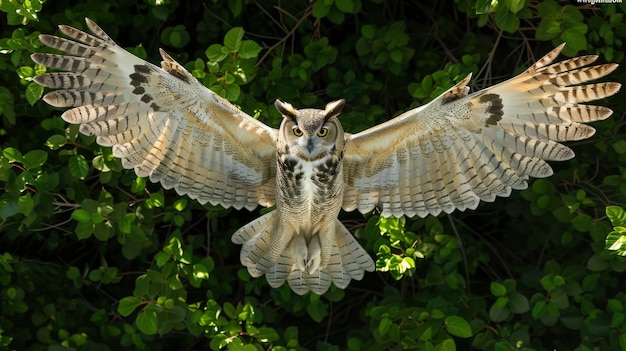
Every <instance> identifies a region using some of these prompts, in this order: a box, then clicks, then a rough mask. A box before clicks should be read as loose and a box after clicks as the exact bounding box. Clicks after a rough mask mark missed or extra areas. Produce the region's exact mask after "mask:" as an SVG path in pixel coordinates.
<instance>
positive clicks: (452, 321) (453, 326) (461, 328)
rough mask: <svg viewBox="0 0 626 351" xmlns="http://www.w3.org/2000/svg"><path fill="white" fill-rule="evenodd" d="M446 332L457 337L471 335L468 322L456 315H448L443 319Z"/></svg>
mask: <svg viewBox="0 0 626 351" xmlns="http://www.w3.org/2000/svg"><path fill="white" fill-rule="evenodd" d="M445 324H446V330H448V333H450V334H452V335H454V336H458V337H459V338H469V337H471V336H472V328H471V327H470V325H469V323H468V322H467V321H466V320H465V319H463V318H461V317H458V316H448V317H447V318H446V320H445Z"/></svg>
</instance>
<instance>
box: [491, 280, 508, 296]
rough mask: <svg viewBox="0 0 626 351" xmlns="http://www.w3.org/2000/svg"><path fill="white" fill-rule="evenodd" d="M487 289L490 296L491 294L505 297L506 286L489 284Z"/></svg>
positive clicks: (494, 283)
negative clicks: (489, 291)
mask: <svg viewBox="0 0 626 351" xmlns="http://www.w3.org/2000/svg"><path fill="white" fill-rule="evenodd" d="M489 288H490V289H491V294H493V296H496V297H500V296H505V295H506V286H504V285H502V284H500V283H498V282H491V285H490V286H489Z"/></svg>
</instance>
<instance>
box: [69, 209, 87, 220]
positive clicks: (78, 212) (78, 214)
mask: <svg viewBox="0 0 626 351" xmlns="http://www.w3.org/2000/svg"><path fill="white" fill-rule="evenodd" d="M72 219H73V220H75V221H77V222H81V223H88V222H91V215H90V214H89V212H87V211H85V210H83V209H82V208H77V209H75V210H74V212H72Z"/></svg>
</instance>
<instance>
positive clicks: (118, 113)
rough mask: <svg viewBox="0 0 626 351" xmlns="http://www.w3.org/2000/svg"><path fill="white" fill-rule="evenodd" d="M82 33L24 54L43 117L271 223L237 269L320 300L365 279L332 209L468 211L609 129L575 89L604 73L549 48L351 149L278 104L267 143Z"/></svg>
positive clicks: (214, 101) (186, 76)
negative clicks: (57, 114) (40, 68)
mask: <svg viewBox="0 0 626 351" xmlns="http://www.w3.org/2000/svg"><path fill="white" fill-rule="evenodd" d="M86 21H87V26H88V27H89V29H90V30H91V32H92V33H93V35H91V34H87V33H85V32H82V31H80V30H77V29H75V28H72V27H69V26H64V25H61V26H59V28H60V30H61V32H63V33H64V34H65V35H67V36H68V37H69V38H70V39H65V38H60V37H56V36H51V35H41V36H40V39H41V41H42V42H43V43H44V44H45V45H47V46H49V47H51V48H54V49H58V50H60V51H63V52H65V53H67V55H57V54H48V53H36V54H33V55H32V58H33V60H34V61H35V62H37V63H40V64H42V65H45V66H47V67H50V68H55V69H59V70H61V71H63V72H54V73H45V74H42V75H40V76H39V77H37V78H36V79H35V81H36V82H37V83H39V84H41V85H43V86H45V87H49V88H53V89H56V90H54V91H52V92H50V93H48V94H46V95H45V96H44V98H43V99H44V101H45V102H47V103H48V104H50V105H53V106H57V107H69V108H70V109H68V110H67V111H65V112H64V113H63V114H62V117H63V119H64V120H65V121H67V122H69V123H73V124H79V125H80V131H81V132H82V133H84V134H87V135H95V136H96V142H97V143H98V144H100V145H103V146H111V147H112V150H113V154H114V155H115V156H116V157H119V158H121V160H122V164H123V166H124V167H125V168H132V169H134V171H135V172H136V174H137V175H138V176H140V177H149V178H150V180H151V181H153V182H160V183H161V184H162V185H163V187H164V188H166V189H171V188H173V189H175V190H176V192H177V193H178V194H180V195H187V196H189V197H190V198H192V199H196V200H197V201H199V202H200V203H207V202H209V203H211V204H213V205H221V206H224V207H231V206H232V207H234V208H236V209H240V208H247V209H249V210H252V209H254V208H256V207H257V206H258V205H261V206H272V205H276V210H275V211H272V212H269V213H267V214H265V215H263V216H262V217H260V218H258V219H257V220H254V221H252V222H251V223H249V224H247V225H245V226H244V227H242V228H241V229H239V230H238V231H237V232H236V233H235V234H234V235H233V237H232V240H233V242H235V243H237V244H242V245H243V246H242V250H241V262H242V264H244V265H245V266H246V267H247V268H248V271H249V272H250V274H251V275H252V276H254V277H259V276H261V275H265V277H266V279H267V281H268V282H269V284H270V285H271V286H273V287H278V286H280V285H282V284H283V283H284V282H285V281H287V282H288V284H289V285H290V287H291V288H292V289H293V290H294V291H295V292H296V293H298V294H304V293H306V292H307V291H309V290H311V291H313V292H315V293H317V294H323V293H324V292H325V291H326V290H327V289H328V288H329V286H330V283H331V282H332V283H334V284H335V285H336V286H337V287H339V288H345V287H347V286H348V283H349V282H350V280H351V279H362V278H363V276H364V272H365V271H373V270H374V268H375V265H374V262H373V260H372V259H371V257H370V256H369V255H368V254H367V252H366V251H365V250H364V249H363V248H362V247H361V246H360V245H359V243H358V242H357V241H356V239H355V238H354V236H352V235H351V234H350V232H349V231H348V230H347V229H346V228H345V227H344V226H343V224H341V222H340V221H339V220H338V219H337V215H338V213H339V211H340V210H341V209H343V210H346V211H353V210H355V209H356V210H359V211H360V212H362V213H366V212H369V211H372V210H373V209H375V208H377V209H378V210H379V211H380V212H381V214H382V216H403V215H406V216H416V215H417V216H422V217H423V216H427V215H429V214H431V215H437V214H439V213H441V211H443V212H445V213H450V212H452V211H454V210H455V209H458V210H461V211H463V210H466V209H475V208H476V207H477V206H478V204H479V202H480V201H481V200H482V201H494V200H495V198H496V197H497V196H503V197H504V196H508V195H509V194H510V193H511V189H524V188H526V187H527V186H528V177H529V176H532V177H537V178H541V177H547V176H550V175H551V174H552V169H551V168H550V166H549V165H548V164H547V163H546V161H549V160H554V161H562V160H568V159H570V158H572V157H573V156H574V153H573V152H572V150H571V149H569V148H568V147H566V146H563V145H562V144H560V143H559V142H562V141H569V140H581V139H585V138H588V137H590V136H591V135H593V133H594V129H593V128H592V127H590V126H588V125H585V124H583V123H587V122H592V121H597V120H602V119H605V118H608V117H609V116H610V115H611V113H612V111H611V110H610V109H608V108H606V107H602V106H594V105H585V104H583V103H585V102H589V101H593V100H597V99H601V98H604V97H608V96H611V95H613V94H615V93H616V92H617V91H618V90H619V89H620V84H618V83H614V82H607V83H595V84H593V83H588V82H589V81H591V80H594V79H597V78H600V77H603V76H605V75H607V74H609V73H610V72H612V71H613V70H615V68H616V67H617V65H616V64H602V65H595V66H589V65H590V64H592V63H593V62H594V61H595V60H596V59H597V56H594V55H588V56H581V57H575V58H571V59H566V60H564V61H561V62H557V63H553V60H554V59H555V58H556V57H557V56H558V54H559V52H560V51H561V49H562V47H563V45H561V46H559V47H557V48H556V49H554V50H552V51H551V52H550V53H548V54H547V55H546V56H544V57H543V58H541V59H540V60H539V61H537V62H536V63H535V64H534V65H532V66H531V67H530V68H528V69H527V70H526V71H524V72H523V73H521V74H520V75H518V76H516V77H514V78H511V79H509V80H507V81H504V82H502V83H500V84H497V85H495V86H492V87H490V88H487V89H484V90H481V91H477V92H474V93H472V94H468V93H469V88H468V87H467V84H468V83H469V80H470V76H467V77H466V78H465V79H463V80H462V81H460V82H459V83H458V84H456V85H455V86H453V87H452V88H450V89H449V90H448V91H446V92H445V93H443V94H442V95H440V96H439V97H437V98H436V99H434V100H433V101H431V102H430V103H428V104H426V105H424V106H421V107H418V108H415V109H412V110H410V111H407V112H405V113H403V114H402V115H400V116H398V117H396V118H393V119H391V120H389V121H387V122H385V123H382V124H380V125H377V126H374V127H372V128H370V129H367V130H365V131H363V132H361V133H358V134H350V133H345V132H344V131H343V129H342V127H341V123H340V122H339V119H338V115H339V114H340V112H341V110H342V108H343V106H344V102H343V101H342V100H340V101H336V102H332V103H329V104H328V105H327V106H326V108H325V109H323V110H318V109H302V110H298V109H295V108H294V107H292V106H291V105H289V104H287V103H284V102H280V101H277V102H276V107H277V108H278V110H279V111H280V113H281V114H282V115H283V122H282V123H281V126H280V128H279V129H274V128H271V127H269V126H267V125H265V124H263V123H261V122H259V121H258V120H256V119H254V118H252V117H251V116H249V115H247V114H246V113H244V112H242V111H241V110H239V109H238V108H237V107H235V106H233V105H232V104H230V103H229V102H228V101H226V100H224V99H223V98H221V97H219V96H218V95H216V94H215V93H214V92H212V91H210V90H209V89H207V88H206V87H204V86H203V85H201V84H200V83H199V82H198V81H197V80H196V79H195V78H194V77H193V76H192V75H191V74H190V73H189V72H187V71H186V70H185V69H184V68H183V67H182V66H181V65H180V64H178V63H177V62H176V61H174V60H173V59H172V58H171V57H170V56H169V55H168V54H167V53H165V52H164V51H163V50H161V55H162V57H163V61H162V62H161V66H162V68H161V67H157V66H155V65H152V64H150V63H148V62H146V61H144V60H141V59H139V58H137V57H135V56H133V55H132V54H130V53H128V52H127V51H125V50H124V49H122V48H121V47H120V46H118V45H116V44H115V42H113V40H111V38H109V37H108V36H107V34H106V33H105V32H104V31H103V30H102V29H100V28H99V27H98V26H97V25H96V24H95V23H94V22H92V21H91V20H89V19H87V20H86Z"/></svg>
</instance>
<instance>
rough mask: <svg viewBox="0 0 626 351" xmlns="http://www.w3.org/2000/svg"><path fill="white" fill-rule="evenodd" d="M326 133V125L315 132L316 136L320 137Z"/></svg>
mask: <svg viewBox="0 0 626 351" xmlns="http://www.w3.org/2000/svg"><path fill="white" fill-rule="evenodd" d="M327 135H328V128H326V127H323V128H322V129H320V130H319V131H318V132H317V136H318V137H321V138H323V137H325V136H327Z"/></svg>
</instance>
